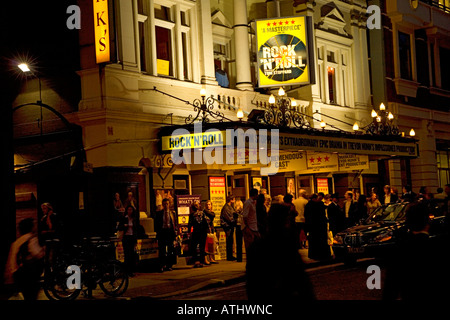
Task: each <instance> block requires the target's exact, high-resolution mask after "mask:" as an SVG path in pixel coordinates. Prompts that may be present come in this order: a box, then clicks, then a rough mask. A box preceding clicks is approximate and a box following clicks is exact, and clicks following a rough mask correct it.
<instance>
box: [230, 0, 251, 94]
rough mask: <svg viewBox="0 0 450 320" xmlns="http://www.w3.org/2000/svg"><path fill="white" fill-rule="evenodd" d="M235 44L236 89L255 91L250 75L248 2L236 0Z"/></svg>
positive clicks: (234, 2)
mask: <svg viewBox="0 0 450 320" xmlns="http://www.w3.org/2000/svg"><path fill="white" fill-rule="evenodd" d="M233 4H234V25H233V30H234V42H235V48H236V88H238V89H239V90H249V91H253V84H252V77H251V74H250V49H249V42H248V22H247V1H246V0H234V1H233Z"/></svg>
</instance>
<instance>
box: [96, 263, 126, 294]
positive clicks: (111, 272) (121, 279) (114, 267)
mask: <svg viewBox="0 0 450 320" xmlns="http://www.w3.org/2000/svg"><path fill="white" fill-rule="evenodd" d="M99 285H100V288H101V289H102V290H103V292H104V293H105V294H107V295H108V296H111V297H118V296H120V295H122V294H124V293H125V291H126V290H127V288H128V275H127V273H126V272H125V269H124V267H123V264H122V263H121V262H120V261H116V260H113V261H109V262H107V263H105V265H104V266H103V272H102V276H101V279H100V282H99Z"/></svg>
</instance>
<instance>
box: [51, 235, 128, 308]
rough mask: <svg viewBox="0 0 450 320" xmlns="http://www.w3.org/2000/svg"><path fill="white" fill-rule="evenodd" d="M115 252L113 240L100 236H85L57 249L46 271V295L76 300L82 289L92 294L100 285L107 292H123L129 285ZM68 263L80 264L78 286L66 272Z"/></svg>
mask: <svg viewBox="0 0 450 320" xmlns="http://www.w3.org/2000/svg"><path fill="white" fill-rule="evenodd" d="M113 250H114V252H113ZM113 254H114V255H115V245H114V243H113V242H112V241H111V240H109V241H108V240H106V241H105V240H101V239H99V238H90V239H84V241H83V242H82V244H81V245H74V246H72V247H71V250H66V251H64V250H63V251H61V250H55V255H54V257H53V259H51V263H49V264H48V265H47V267H46V269H45V273H44V285H43V289H44V293H45V295H46V296H47V297H48V298H49V299H51V300H74V299H76V298H77V297H78V296H79V295H80V293H83V294H84V295H85V296H86V297H88V298H92V291H93V290H94V289H96V287H97V285H99V286H100V288H101V290H102V291H103V292H104V293H105V294H106V295H108V296H111V297H118V296H120V295H122V294H124V293H125V291H126V290H127V288H128V282H129V279H128V275H127V273H126V272H125V270H124V266H123V264H122V263H121V262H120V261H117V260H116V259H115V257H114V258H113ZM69 266H78V267H79V270H80V272H81V274H80V280H81V281H80V286H79V287H76V286H74V285H72V284H70V283H68V282H69V281H68V280H70V277H71V276H72V275H71V274H70V272H69V273H68V272H67V271H68V267H69Z"/></svg>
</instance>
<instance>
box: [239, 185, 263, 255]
mask: <svg viewBox="0 0 450 320" xmlns="http://www.w3.org/2000/svg"><path fill="white" fill-rule="evenodd" d="M257 197H258V189H255V188H253V189H251V190H250V198H248V199H247V200H246V201H245V202H244V209H243V211H242V217H243V220H244V224H245V228H244V230H243V235H244V244H245V250H246V251H247V250H248V248H249V247H250V246H251V245H252V243H253V242H254V241H255V240H256V239H259V238H260V237H261V235H260V234H259V231H258V220H257V216H256V205H255V202H256V198H257Z"/></svg>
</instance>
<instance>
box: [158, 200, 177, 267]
mask: <svg viewBox="0 0 450 320" xmlns="http://www.w3.org/2000/svg"><path fill="white" fill-rule="evenodd" d="M162 206H163V209H162V210H160V211H156V214H155V231H156V239H157V240H158V249H159V261H160V270H159V271H160V272H163V271H164V270H166V271H171V270H172V265H173V260H174V259H173V255H174V247H173V244H174V241H175V238H176V236H177V222H176V221H177V220H176V219H175V211H173V210H170V202H169V199H167V198H165V199H163V201H162Z"/></svg>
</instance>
